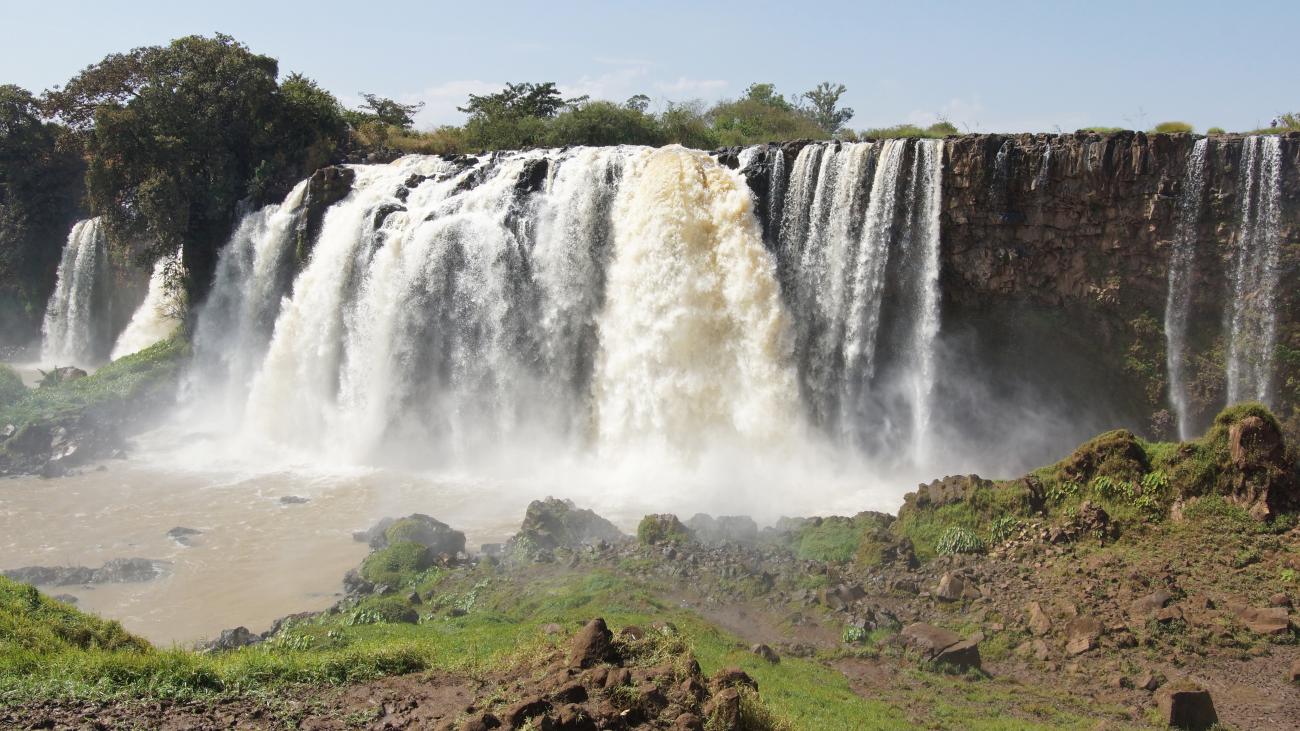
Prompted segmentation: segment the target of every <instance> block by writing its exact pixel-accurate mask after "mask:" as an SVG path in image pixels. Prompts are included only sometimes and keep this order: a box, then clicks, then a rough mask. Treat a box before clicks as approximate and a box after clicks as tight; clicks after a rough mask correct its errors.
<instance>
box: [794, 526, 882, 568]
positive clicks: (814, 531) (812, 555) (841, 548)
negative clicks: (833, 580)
mask: <svg viewBox="0 0 1300 731" xmlns="http://www.w3.org/2000/svg"><path fill="white" fill-rule="evenodd" d="M866 528H867V526H866V525H865V523H864V521H861V520H859V519H858V518H843V517H838V516H836V517H831V518H825V519H823V520H822V521H821V523H820V524H817V525H814V524H813V523H812V522H809V523H805V524H804V525H803V526H802V527H800V529H799V531H798V533H797V535H796V538H795V543H794V552H795V555H796V556H798V557H799V558H801V559H804V560H811V561H836V562H841V563H843V562H847V561H850V560H852V559H853V557H854V556H855V555H856V554H857V552H858V547H859V546H860V545H861V544H862V540H863V537H864V535H865V531H866Z"/></svg>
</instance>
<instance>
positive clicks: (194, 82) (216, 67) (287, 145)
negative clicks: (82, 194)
mask: <svg viewBox="0 0 1300 731" xmlns="http://www.w3.org/2000/svg"><path fill="white" fill-rule="evenodd" d="M278 71H279V70H278V64H277V63H276V61H275V59H273V58H270V57H269V56H263V55H260V54H256V53H253V52H252V51H250V50H249V49H248V48H247V47H246V46H244V45H243V44H241V43H238V42H237V41H235V40H234V39H233V38H231V37H230V36H227V35H221V34H218V35H215V36H213V37H210V38H208V37H204V36H187V37H185V38H180V39H177V40H175V41H173V42H171V43H170V44H168V45H166V46H149V47H144V48H137V49H134V50H132V51H130V52H128V53H123V54H113V55H110V56H107V57H106V58H104V60H103V61H101V62H99V63H97V64H94V65H92V66H90V67H88V68H86V69H85V70H84V71H82V72H81V73H80V74H78V75H77V76H76V77H74V78H73V79H72V80H71V81H69V82H68V84H67V85H66V86H64V87H63V88H62V89H55V90H53V91H51V92H49V93H48V94H47V95H46V98H45V106H46V109H47V111H48V112H49V113H51V114H53V115H55V116H56V117H57V118H58V119H60V120H63V121H64V122H66V123H67V124H68V125H69V126H70V127H72V128H73V129H75V130H80V131H82V132H83V133H84V135H85V140H86V153H87V160H88V165H89V169H88V172H87V176H86V182H87V186H86V187H87V199H88V202H89V205H90V208H91V209H92V210H94V211H95V212H97V213H103V214H105V215H106V216H107V217H108V220H109V222H110V224H111V228H112V230H113V231H114V232H115V234H116V236H115V238H116V239H117V240H120V241H125V240H133V239H136V240H144V241H148V242H149V243H150V246H149V247H148V248H149V252H148V253H149V255H150V256H156V255H158V254H160V253H163V252H169V251H175V250H176V249H177V248H179V247H180V246H181V245H182V244H185V249H184V251H185V259H186V262H185V263H186V266H187V268H189V269H190V270H191V271H193V272H195V274H196V276H198V277H201V278H205V275H206V274H207V273H208V272H209V271H210V270H211V266H212V263H213V261H214V260H215V253H216V249H217V247H218V246H219V245H220V244H221V242H222V241H223V240H224V239H225V237H226V235H227V234H228V231H229V228H230V225H231V224H232V222H233V217H234V213H235V209H236V206H237V204H238V203H239V202H240V201H241V200H244V199H249V198H251V199H253V200H265V199H268V198H273V197H275V196H277V195H279V194H283V193H284V192H285V191H286V190H287V188H288V187H289V186H290V185H292V184H293V182H295V181H296V180H297V179H299V178H301V177H303V176H304V175H306V174H307V173H309V172H311V169H313V168H314V167H315V166H319V165H321V164H324V163H326V162H328V161H329V160H330V159H331V158H332V157H333V156H334V153H335V150H336V149H337V148H338V147H339V146H340V145H342V144H344V143H345V141H346V133H347V125H346V122H345V120H344V118H343V113H342V108H341V107H340V105H339V104H338V102H337V100H335V99H334V97H333V96H332V95H330V94H329V93H328V92H326V91H324V90H323V89H321V88H320V87H318V86H317V85H316V84H315V83H314V82H312V81H311V80H310V79H307V78H306V77H303V76H301V75H299V74H291V75H290V76H288V77H286V79H285V80H284V82H283V83H279V82H278V81H277V76H278Z"/></svg>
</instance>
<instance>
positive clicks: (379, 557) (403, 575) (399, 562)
mask: <svg viewBox="0 0 1300 731" xmlns="http://www.w3.org/2000/svg"><path fill="white" fill-rule="evenodd" d="M434 560H435V556H434V553H433V551H432V550H430V549H429V547H428V546H424V545H421V544H419V543H416V542H415V541H398V542H396V543H392V544H390V545H388V546H387V547H385V548H381V549H379V550H378V551H375V552H374V553H372V554H370V555H369V556H367V557H366V560H365V561H364V562H362V564H361V576H362V577H364V578H365V579H366V581H369V582H371V583H372V584H375V585H376V586H379V585H381V584H382V585H387V586H391V587H394V588H396V587H399V586H404V585H405V584H407V583H409V582H410V581H411V580H412V579H414V578H415V577H417V576H419V575H420V574H421V573H423V572H425V571H427V570H428V569H429V568H430V567H432V566H433V564H434Z"/></svg>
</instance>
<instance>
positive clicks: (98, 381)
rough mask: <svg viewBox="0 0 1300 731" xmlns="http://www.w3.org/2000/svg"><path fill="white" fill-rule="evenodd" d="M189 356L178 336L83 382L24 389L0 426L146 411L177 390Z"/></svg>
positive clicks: (0, 417)
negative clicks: (137, 410) (160, 397)
mask: <svg viewBox="0 0 1300 731" xmlns="http://www.w3.org/2000/svg"><path fill="white" fill-rule="evenodd" d="M188 356H189V342H188V341H187V340H185V338H184V337H180V336H178V337H174V338H172V339H170V340H165V341H163V342H161V343H157V344H155V345H152V346H150V347H148V348H145V349H144V350H142V351H140V352H138V353H134V354H132V355H128V356H126V357H124V358H120V359H118V360H115V361H113V362H112V363H109V364H108V365H105V366H104V367H103V368H100V369H99V370H98V371H95V372H94V373H92V374H91V375H89V376H86V377H85V378H77V379H74V380H66V381H63V382H61V383H58V384H56V385H52V386H43V387H41V388H36V389H24V393H23V394H22V395H21V396H20V397H19V398H18V399H16V400H14V401H12V402H11V403H9V404H8V406H5V407H3V408H0V424H14V425H15V426H18V427H20V428H21V427H22V426H24V425H27V424H37V423H48V422H57V421H60V420H63V419H66V418H69V417H79V416H82V415H86V414H94V413H97V412H104V411H108V410H113V411H116V410H118V409H123V408H132V409H134V408H137V407H139V408H144V407H146V406H147V405H150V404H154V403H156V398H157V397H158V396H159V395H160V392H163V391H167V392H170V391H169V390H170V389H172V388H174V387H175V383H176V381H175V377H176V375H177V373H178V372H179V370H180V367H181V365H182V364H183V363H184V361H185V359H186V358H187V357H188ZM15 375H16V374H15ZM0 404H3V401H0Z"/></svg>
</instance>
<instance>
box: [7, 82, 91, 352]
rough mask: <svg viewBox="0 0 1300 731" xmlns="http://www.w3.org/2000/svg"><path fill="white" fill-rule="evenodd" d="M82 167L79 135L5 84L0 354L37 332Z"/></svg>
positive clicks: (74, 212)
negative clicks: (78, 143) (51, 121)
mask: <svg viewBox="0 0 1300 731" xmlns="http://www.w3.org/2000/svg"><path fill="white" fill-rule="evenodd" d="M84 170H85V168H84V165H83V163H82V160H81V150H80V149H79V146H78V145H77V140H76V138H75V137H74V136H73V135H72V134H70V133H69V132H68V130H67V129H65V128H63V127H60V126H58V125H55V124H52V123H50V122H48V121H47V120H45V119H44V118H43V115H42V113H41V110H40V107H39V105H38V102H37V99H36V98H35V97H34V96H33V95H32V94H31V93H30V92H28V91H27V90H26V89H22V88H19V87H17V86H13V85H4V86H0V357H2V354H3V352H4V349H5V348H6V347H7V346H12V345H19V346H21V345H26V343H27V341H28V340H30V339H32V338H34V337H35V336H36V334H37V333H38V332H39V330H38V328H39V325H40V318H41V312H42V311H43V309H44V305H45V300H46V299H47V298H48V297H49V293H50V291H51V290H52V289H53V288H54V273H55V270H56V269H57V268H58V263H59V255H60V252H61V251H62V245H63V241H64V237H65V236H66V235H67V233H68V228H69V227H70V226H71V225H72V222H73V221H74V220H75V219H76V218H78V217H80V215H81V205H80V203H81V196H82V188H81V182H82V176H83V174H84Z"/></svg>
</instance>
